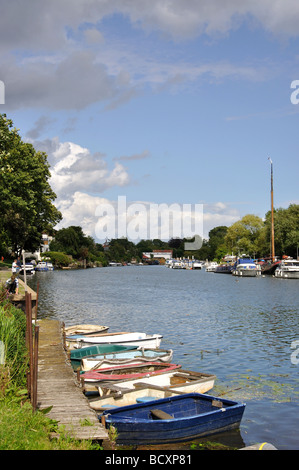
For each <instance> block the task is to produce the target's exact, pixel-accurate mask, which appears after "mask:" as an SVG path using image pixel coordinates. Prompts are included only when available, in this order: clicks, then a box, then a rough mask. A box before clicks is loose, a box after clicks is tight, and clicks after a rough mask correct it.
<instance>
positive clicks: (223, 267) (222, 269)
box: [214, 264, 234, 274]
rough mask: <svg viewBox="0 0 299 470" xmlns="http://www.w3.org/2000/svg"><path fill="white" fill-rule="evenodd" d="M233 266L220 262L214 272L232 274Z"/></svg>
mask: <svg viewBox="0 0 299 470" xmlns="http://www.w3.org/2000/svg"><path fill="white" fill-rule="evenodd" d="M233 268H234V267H233V265H232V264H220V265H219V266H217V267H216V269H215V271H214V272H215V273H220V274H232V271H233Z"/></svg>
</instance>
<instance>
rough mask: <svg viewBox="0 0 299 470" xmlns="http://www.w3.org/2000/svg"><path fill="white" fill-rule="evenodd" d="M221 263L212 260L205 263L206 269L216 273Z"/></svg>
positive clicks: (208, 271)
mask: <svg viewBox="0 0 299 470" xmlns="http://www.w3.org/2000/svg"><path fill="white" fill-rule="evenodd" d="M217 266H219V264H218V263H217V262H216V261H211V262H210V263H206V264H205V270H206V272H207V273H214V272H215V271H216V268H217Z"/></svg>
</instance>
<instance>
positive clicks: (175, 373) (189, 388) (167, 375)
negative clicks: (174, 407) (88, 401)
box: [93, 369, 216, 395]
mask: <svg viewBox="0 0 299 470" xmlns="http://www.w3.org/2000/svg"><path fill="white" fill-rule="evenodd" d="M215 379H216V376H215V375H212V374H204V373H201V372H194V371H189V370H182V369H179V370H177V369H174V370H170V371H163V372H162V371H161V370H160V373H159V374H156V375H148V376H145V377H142V385H157V386H159V387H164V388H171V389H172V390H175V391H181V390H183V391H184V393H191V392H199V393H205V392H206V391H208V390H210V389H211V388H213V386H214V382H215ZM111 382H112V383H113V380H111V381H108V382H102V383H96V384H94V385H96V388H97V389H98V391H99V394H100V395H103V394H105V393H106V392H105V390H106V389H107V385H108V389H109V386H110V385H111ZM140 382H141V379H139V378H137V379H136V378H134V379H132V378H127V379H124V380H122V381H121V382H118V384H117V385H118V386H119V387H121V388H125V389H134V388H135V387H137V386H138V384H140ZM93 390H94V388H93Z"/></svg>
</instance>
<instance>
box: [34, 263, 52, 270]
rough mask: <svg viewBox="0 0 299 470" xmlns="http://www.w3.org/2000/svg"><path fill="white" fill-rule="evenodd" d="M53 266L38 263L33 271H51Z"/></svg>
mask: <svg viewBox="0 0 299 470" xmlns="http://www.w3.org/2000/svg"><path fill="white" fill-rule="evenodd" d="M53 269H54V267H53V264H52V263H51V262H49V261H40V262H39V263H38V264H37V265H36V266H35V271H53Z"/></svg>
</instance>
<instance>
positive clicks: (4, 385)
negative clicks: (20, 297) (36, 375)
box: [0, 282, 101, 450]
mask: <svg viewBox="0 0 299 470" xmlns="http://www.w3.org/2000/svg"><path fill="white" fill-rule="evenodd" d="M0 359H1V360H0V450H98V449H101V447H100V446H99V444H98V443H94V442H92V441H88V440H86V441H78V440H75V439H73V438H70V437H69V436H68V435H67V434H66V433H64V430H63V428H61V427H59V426H58V423H57V422H56V421H53V420H51V419H50V418H48V417H47V415H46V413H45V412H43V411H39V410H37V411H34V410H33V407H32V404H31V402H30V399H29V396H28V391H27V372H28V368H29V357H28V350H27V347H26V317H25V315H24V312H23V311H22V310H21V309H19V308H16V307H15V306H13V304H12V303H11V302H10V300H9V299H7V296H6V291H5V288H4V285H3V283H2V282H0ZM45 411H46V410H45ZM53 436H56V437H55V438H53Z"/></svg>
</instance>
